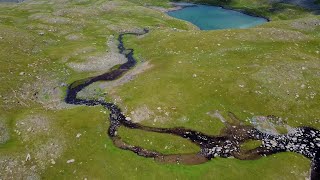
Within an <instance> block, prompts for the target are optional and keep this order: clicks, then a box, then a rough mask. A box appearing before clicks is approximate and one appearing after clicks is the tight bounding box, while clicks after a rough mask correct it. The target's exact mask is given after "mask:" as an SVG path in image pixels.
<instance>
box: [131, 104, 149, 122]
mask: <svg viewBox="0 0 320 180" xmlns="http://www.w3.org/2000/svg"><path fill="white" fill-rule="evenodd" d="M153 115H154V112H153V111H151V110H150V109H149V108H148V106H146V105H143V106H141V107H138V108H137V109H135V110H133V111H131V112H130V118H131V119H132V121H133V122H137V123H138V122H141V121H144V120H148V119H150V118H151V117H152V116H153Z"/></svg>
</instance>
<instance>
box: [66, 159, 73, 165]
mask: <svg viewBox="0 0 320 180" xmlns="http://www.w3.org/2000/svg"><path fill="white" fill-rule="evenodd" d="M74 161H75V160H74V159H70V160H68V161H67V163H68V164H70V163H74Z"/></svg>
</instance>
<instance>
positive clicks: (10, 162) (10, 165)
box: [0, 156, 41, 180]
mask: <svg viewBox="0 0 320 180" xmlns="http://www.w3.org/2000/svg"><path fill="white" fill-rule="evenodd" d="M0 178H1V179H32V180H38V179H41V178H40V175H39V173H38V171H37V168H36V165H33V164H32V163H31V164H28V165H27V163H26V162H25V157H22V156H2V157H0Z"/></svg>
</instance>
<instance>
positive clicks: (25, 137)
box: [16, 115, 52, 141]
mask: <svg viewBox="0 0 320 180" xmlns="http://www.w3.org/2000/svg"><path fill="white" fill-rule="evenodd" d="M16 127H17V133H18V134H19V135H21V138H22V141H30V140H32V139H34V138H37V136H39V135H42V136H43V135H49V134H50V133H51V132H52V129H51V126H50V121H49V119H48V118H47V117H44V116H40V115H32V116H28V117H26V118H25V119H22V120H20V121H18V122H17V123H16Z"/></svg>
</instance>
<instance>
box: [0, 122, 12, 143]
mask: <svg viewBox="0 0 320 180" xmlns="http://www.w3.org/2000/svg"><path fill="white" fill-rule="evenodd" d="M9 139H10V135H9V129H8V126H7V124H6V122H5V119H4V118H1V117H0V144H4V143H6V142H7V141H8V140H9Z"/></svg>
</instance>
